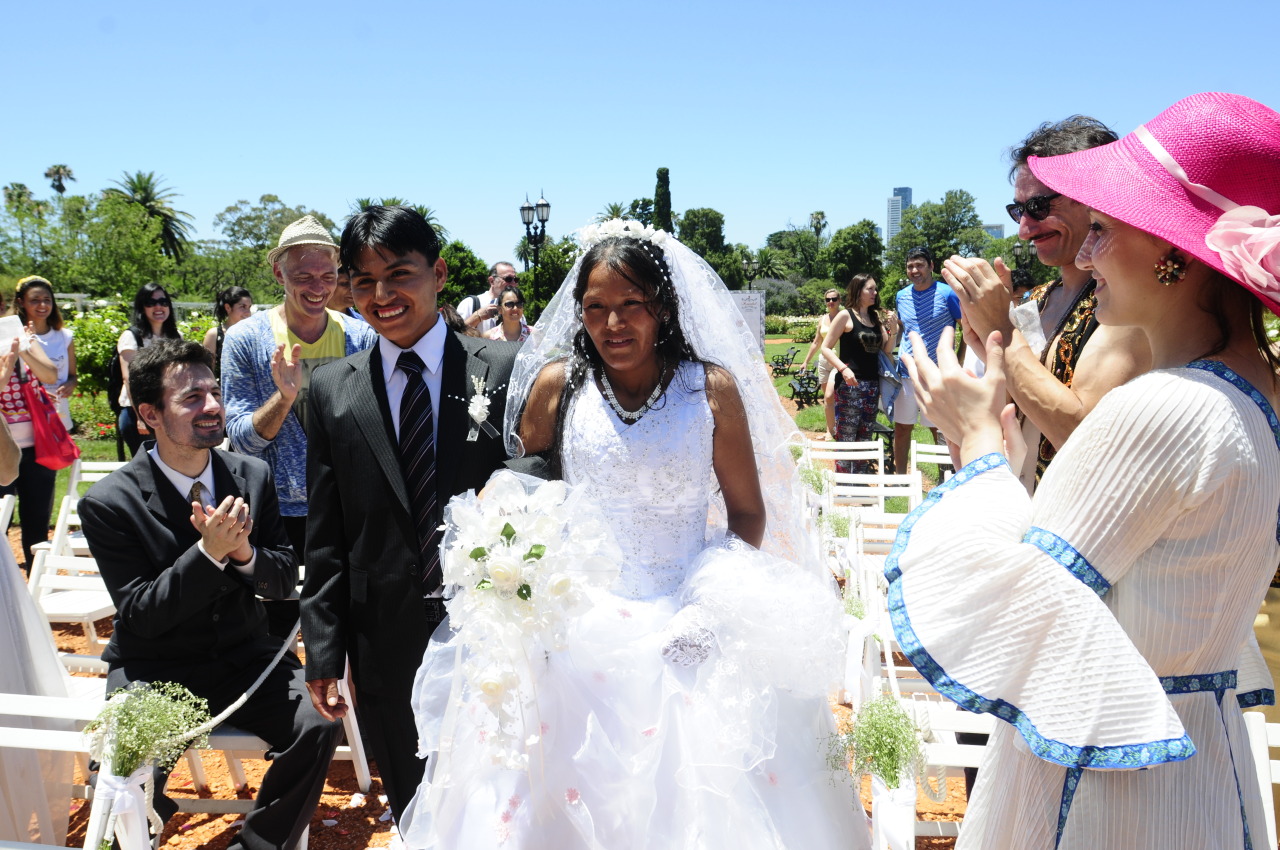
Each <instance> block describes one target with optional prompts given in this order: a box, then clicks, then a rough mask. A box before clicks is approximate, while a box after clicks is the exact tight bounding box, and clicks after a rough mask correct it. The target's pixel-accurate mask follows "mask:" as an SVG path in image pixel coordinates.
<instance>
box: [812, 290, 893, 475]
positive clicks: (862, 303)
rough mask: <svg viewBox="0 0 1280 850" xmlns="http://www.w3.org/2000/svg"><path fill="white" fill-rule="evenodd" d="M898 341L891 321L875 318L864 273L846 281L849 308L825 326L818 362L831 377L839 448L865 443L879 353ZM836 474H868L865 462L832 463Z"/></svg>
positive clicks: (874, 295)
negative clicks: (840, 444)
mask: <svg viewBox="0 0 1280 850" xmlns="http://www.w3.org/2000/svg"><path fill="white" fill-rule="evenodd" d="M897 336H898V327H897V317H895V316H893V315H892V314H890V315H888V316H885V317H883V318H882V317H881V311H880V287H879V285H878V284H877V283H876V279H875V278H873V277H872V276H871V275H869V274H856V275H854V276H853V279H852V280H850V281H849V307H848V309H846V310H841V311H840V312H839V313H838V314H837V315H836V317H835V319H833V320H832V322H831V328H830V329H829V330H828V331H827V335H826V337H825V338H824V339H823V341H822V359H823V360H824V361H825V362H826V363H827V366H828V368H829V369H830V370H831V371H832V372H833V373H834V374H833V376H832V379H831V380H832V381H833V383H834V386H835V398H836V403H835V417H836V425H835V429H834V430H833V431H832V435H833V436H834V437H835V438H836V439H837V440H839V441H841V442H845V443H853V442H866V441H867V440H870V439H871V426H873V425H875V424H876V410H877V408H878V406H879V404H878V403H879V401H880V352H882V351H883V352H884V353H885V354H889V353H890V352H891V351H892V350H893V341H894V339H896V338H897ZM836 471H837V472H860V473H867V472H871V463H870V461H843V460H842V461H837V462H836Z"/></svg>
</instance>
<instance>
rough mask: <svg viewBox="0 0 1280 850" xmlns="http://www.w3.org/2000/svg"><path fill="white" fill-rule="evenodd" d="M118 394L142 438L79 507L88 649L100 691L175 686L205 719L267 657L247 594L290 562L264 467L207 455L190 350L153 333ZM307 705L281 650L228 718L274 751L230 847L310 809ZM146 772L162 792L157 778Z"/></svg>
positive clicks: (203, 394)
mask: <svg viewBox="0 0 1280 850" xmlns="http://www.w3.org/2000/svg"><path fill="white" fill-rule="evenodd" d="M129 392H130V394H131V395H132V397H133V403H134V406H135V408H136V410H137V414H138V418H139V419H141V420H142V421H144V422H146V424H147V426H148V427H150V429H151V431H152V432H153V433H154V434H155V438H156V439H155V444H154V446H152V447H151V448H150V449H149V450H146V451H140V452H138V454H137V455H136V456H135V457H134V459H133V462H132V463H130V464H129V465H128V466H126V467H124V468H123V469H121V470H119V471H117V472H113V473H112V474H111V475H109V476H107V477H106V478H105V479H103V480H102V481H99V482H98V483H97V484H95V485H93V487H92V488H91V489H90V490H89V492H88V494H86V495H85V497H84V498H83V499H81V500H80V502H79V510H80V518H81V521H82V522H83V524H84V534H85V538H86V539H87V540H88V542H89V550H90V551H91V552H92V553H93V557H94V558H95V559H96V560H97V562H98V568H99V569H100V570H101V571H102V578H103V580H104V581H105V582H106V585H107V590H108V591H110V593H111V599H112V601H113V602H115V605H116V617H115V631H114V632H113V633H112V635H111V642H110V643H109V644H108V645H107V648H106V650H105V651H104V652H103V653H102V658H103V660H104V661H106V662H108V664H109V665H110V666H109V669H108V673H107V690H108V692H110V691H112V690H115V689H116V688H121V687H124V686H126V685H128V684H129V683H131V682H178V683H180V684H182V685H184V686H186V687H187V689H189V690H190V691H192V692H193V693H195V694H196V695H197V696H200V697H204V698H205V699H207V700H208V701H209V710H210V711H211V712H212V713H213V714H215V715H216V714H218V713H219V712H221V711H222V710H223V709H225V708H226V707H227V706H228V705H230V704H231V703H232V702H233V701H235V700H236V699H238V698H239V697H240V695H241V694H243V693H244V692H245V690H246V689H247V688H248V687H249V686H250V685H252V684H253V682H254V680H256V679H257V678H258V676H259V675H260V674H261V673H262V672H263V671H264V670H266V669H267V665H268V664H270V663H271V661H272V660H273V659H274V658H275V657H276V654H277V652H278V651H279V650H280V649H281V646H282V645H283V643H284V641H283V640H282V639H281V638H279V637H273V636H272V635H270V634H268V633H267V616H266V611H265V610H264V608H263V605H262V603H261V602H260V601H259V600H258V598H257V597H258V596H265V597H267V598H273V599H284V598H286V597H288V596H289V594H290V593H291V592H292V590H293V588H294V585H295V584H296V583H297V580H298V560H297V557H296V556H295V555H294V552H293V549H292V548H291V547H290V546H289V538H288V537H287V536H286V535H285V532H284V525H283V524H282V523H281V522H280V510H279V507H278V505H277V502H276V488H275V484H274V483H273V482H272V480H271V470H270V468H269V467H268V466H267V465H266V464H265V463H264V462H262V461H260V460H258V459H256V458H251V457H246V456H244V455H236V454H227V453H225V452H221V451H217V450H216V449H214V448H213V447H214V446H216V445H218V443H220V442H221V441H222V435H223V425H224V416H223V408H222V401H221V398H222V395H221V392H220V391H219V389H218V382H217V380H216V379H215V378H214V377H213V361H212V359H211V357H210V354H209V352H208V351H206V350H205V348H204V347H203V346H201V345H199V344H198V343H194V342H187V341H177V340H167V339H162V340H157V341H156V343H155V344H154V345H151V346H149V347H147V348H144V349H143V350H141V351H139V352H138V356H137V357H135V358H134V359H133V362H132V363H131V364H130V366H129ZM308 702H309V700H308V699H307V697H306V685H305V682H304V679H303V675H302V665H301V664H299V663H298V660H297V658H295V657H294V656H293V655H291V654H286V655H284V657H283V658H282V659H281V660H280V661H279V662H277V663H276V664H275V666H274V667H273V668H272V671H271V673H270V674H269V675H268V676H267V678H266V680H265V681H264V682H263V683H262V684H261V685H260V686H259V687H258V689H257V690H256V691H254V693H253V695H252V696H251V697H250V698H249V700H248V701H247V702H246V703H245V704H244V705H243V706H242V707H241V708H239V709H237V710H236V711H235V713H233V714H232V715H231V717H230V718H229V722H230V723H232V724H233V725H235V726H237V727H239V728H241V729H244V730H246V731H249V732H252V733H253V734H255V735H258V736H259V737H261V738H263V739H265V740H266V741H267V743H268V744H269V745H270V747H271V751H272V752H273V753H274V755H273V760H272V762H271V767H270V769H268V770H267V772H266V775H265V776H264V777H263V779H262V787H261V788H260V789H259V791H258V796H257V798H256V799H255V801H254V807H253V810H252V811H251V812H250V813H249V814H248V815H246V816H245V823H244V829H242V830H241V831H240V832H239V834H237V835H236V837H235V838H234V839H233V841H232V847H245V848H251V850H259V848H261V850H266V848H283V847H294V846H296V845H297V843H298V839H299V838H300V837H301V835H302V831H303V829H305V828H306V826H307V824H308V822H309V821H310V819H311V815H312V813H314V812H315V808H316V804H317V802H318V801H319V799H320V792H321V791H322V790H323V788H324V778H325V773H326V771H327V770H328V767H329V759H330V757H331V756H332V755H333V750H334V747H335V746H337V743H338V735H339V734H340V733H341V731H342V727H341V725H340V724H338V723H335V722H333V721H331V720H326V719H322V718H320V717H318V716H317V715H316V713H315V712H314V711H312V710H311V707H310V706H309V705H308ZM155 776H156V782H157V786H156V787H157V788H163V787H164V782H165V778H166V776H167V771H164V770H159V769H157V771H156V773H155ZM155 806H156V811H157V813H158V814H159V815H160V816H161V818H163V819H166V820H167V819H168V818H169V816H171V815H172V814H173V813H174V812H175V811H176V810H177V804H176V803H174V802H173V801H172V800H170V799H169V798H168V797H165V796H162V795H157V797H156V800H155Z"/></svg>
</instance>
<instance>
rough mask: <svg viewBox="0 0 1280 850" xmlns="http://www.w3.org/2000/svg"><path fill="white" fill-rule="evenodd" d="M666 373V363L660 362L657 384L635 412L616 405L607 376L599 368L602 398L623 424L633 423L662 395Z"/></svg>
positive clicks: (616, 398) (602, 369) (616, 399)
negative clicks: (602, 386)
mask: <svg viewBox="0 0 1280 850" xmlns="http://www.w3.org/2000/svg"><path fill="white" fill-rule="evenodd" d="M666 373H667V361H665V360H663V361H662V368H661V369H659V370H658V383H657V384H655V385H654V387H653V392H651V393H649V397H648V398H647V399H645V402H644V404H642V405H640V409H639V410H636V411H631V410H626V409H624V408H623V406H622V405H620V404H618V397H617V396H615V395H614V394H613V387H612V386H610V385H609V376H608V375H607V374H605V371H604V367H603V366H601V367H600V383H601V384H603V385H604V398H605V401H607V402H609V406H610V407H612V408H613V412H614V413H616V414H618V418H620V419H621V420H622V421H623V422H635V421H636V420H637V419H639V418H640V417H641V416H644V415H645V414H646V413H648V412H649V409H650V408H651V407H653V403H654V402H656V401H657V400H658V396H659V395H661V394H662V378H663V376H664V375H666Z"/></svg>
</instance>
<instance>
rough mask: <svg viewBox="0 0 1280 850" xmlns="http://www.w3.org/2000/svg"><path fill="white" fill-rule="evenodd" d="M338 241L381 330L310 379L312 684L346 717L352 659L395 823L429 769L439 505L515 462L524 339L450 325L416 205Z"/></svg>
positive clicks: (441, 278)
mask: <svg viewBox="0 0 1280 850" xmlns="http://www.w3.org/2000/svg"><path fill="white" fill-rule="evenodd" d="M341 244H342V248H341V264H342V265H343V266H346V267H348V268H349V269H350V270H351V293H352V295H353V297H354V298H355V303H356V308H357V309H358V310H359V311H360V315H361V316H363V317H365V319H366V320H367V321H368V322H369V324H370V325H372V326H373V329H374V330H376V331H377V332H378V334H379V335H380V338H379V340H378V343H377V344H376V345H374V346H373V348H370V349H367V350H365V351H362V352H359V353H358V354H354V355H352V356H350V357H348V358H346V359H345V360H340V361H338V362H336V363H331V364H329V365H327V366H324V367H322V368H320V369H318V370H317V371H316V372H315V374H314V375H313V377H312V380H311V399H310V403H311V421H310V424H309V430H308V433H307V447H308V450H307V487H308V492H309V494H310V502H311V504H310V510H309V512H308V519H307V551H306V556H305V557H304V559H303V562H304V563H305V564H306V565H307V570H306V573H307V574H306V581H305V583H304V585H303V589H302V631H303V637H304V638H305V640H306V646H307V687H308V689H309V690H310V692H311V700H312V703H313V704H314V705H315V707H316V710H317V711H319V712H320V714H321V715H323V716H324V717H326V718H336V717H340V716H342V715H343V714H345V713H346V711H347V706H346V705H345V703H344V702H343V700H342V698H341V696H339V694H338V692H337V687H336V683H337V680H338V678H339V677H341V676H342V675H343V673H344V671H345V667H346V658H347V657H349V658H350V660H351V668H352V673H353V679H354V685H355V700H356V705H357V710H358V711H359V713H360V723H361V726H362V729H363V730H364V733H365V737H366V739H367V740H368V741H369V744H370V747H371V749H372V750H373V756H374V759H375V760H376V761H377V763H378V771H379V775H380V776H381V778H382V784H383V786H384V787H385V788H386V791H387V797H388V799H389V801H390V803H391V810H392V812H393V814H394V815H395V816H396V819H397V820H399V819H400V818H401V816H402V814H403V813H404V811H405V808H406V807H407V806H408V804H409V800H410V799H411V798H412V797H413V794H414V792H415V791H416V790H417V787H418V784H419V783H420V782H421V780H422V774H423V770H424V768H425V763H424V762H423V761H422V760H421V759H419V758H418V757H417V740H418V733H417V728H416V725H415V723H414V717H413V709H412V707H411V705H410V695H411V691H412V689H413V679H414V674H415V673H416V671H417V669H418V665H419V664H420V663H421V661H422V654H423V651H424V650H425V649H426V646H427V640H428V639H429V638H430V637H431V633H432V632H433V631H434V630H435V628H436V626H438V625H439V624H440V621H441V620H443V619H444V615H445V610H444V602H443V599H442V598H441V590H442V587H441V570H440V559H439V542H440V536H441V535H440V532H439V526H440V523H441V519H442V516H443V508H444V505H445V503H446V502H447V501H448V500H449V498H450V497H451V496H454V495H456V494H458V493H462V492H464V491H466V490H468V489H473V488H474V489H479V488H480V487H483V486H484V483H485V481H487V480H488V478H489V475H490V474H491V473H492V472H493V471H494V470H495V469H497V468H498V467H499V466H501V465H502V463H503V461H504V460H505V459H506V452H505V450H504V449H503V444H502V436H501V429H502V416H503V408H504V406H505V402H506V384H507V379H508V377H509V376H510V374H511V367H512V364H513V362H514V359H515V353H516V351H517V350H518V348H519V346H517V345H515V344H512V343H507V342H498V341H492V340H482V339H476V338H473V337H468V336H463V335H461V334H455V333H452V332H450V331H449V330H448V328H447V327H446V326H445V323H444V321H443V320H442V319H441V318H440V314H439V313H438V312H437V309H436V297H437V295H438V293H439V292H440V290H441V289H442V288H443V286H444V283H445V280H446V279H447V276H448V268H447V267H446V265H445V262H444V260H442V259H440V243H439V241H438V240H437V238H436V234H435V232H434V231H433V230H432V228H431V226H430V225H429V224H428V223H427V222H426V221H425V220H424V219H423V218H422V216H421V215H419V214H418V213H417V212H416V211H414V210H412V209H409V208H407V207H383V206H371V207H369V208H367V209H366V210H364V211H362V212H360V213H357V214H356V215H354V216H352V218H351V219H350V221H348V222H347V226H346V229H345V230H344V231H343V233H342V243H341ZM477 379H479V380H480V381H483V392H484V393H485V395H487V397H488V399H489V404H488V410H487V412H486V413H485V414H484V415H483V416H482V417H481V418H480V419H479V420H476V419H473V417H472V416H471V415H470V413H469V412H468V408H469V406H472V402H473V400H474V398H475V396H476V394H477V392H479V390H478V389H477V383H476V380H477ZM474 406H475V407H479V406H480V405H474Z"/></svg>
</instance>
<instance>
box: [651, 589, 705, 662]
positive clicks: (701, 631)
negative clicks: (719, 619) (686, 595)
mask: <svg viewBox="0 0 1280 850" xmlns="http://www.w3.org/2000/svg"><path fill="white" fill-rule="evenodd" d="M663 631H664V633H665V634H666V636H667V640H666V642H665V643H664V644H663V646H662V657H663V658H664V659H665V660H666V661H667V662H668V663H669V664H674V665H676V666H677V667H686V668H687V667H697V666H698V665H700V664H702V663H703V662H704V661H706V660H707V659H708V658H710V657H711V650H712V649H714V648H715V645H716V636H715V635H713V634H712V633H711V630H710V629H708V628H707V627H706V626H705V625H703V619H702V609H701V608H700V607H699V606H698V605H696V604H694V605H686V606H685V607H683V608H681V609H680V610H679V611H677V612H676V615H675V616H674V617H672V618H671V622H669V623H667V627H666V628H665V629H664V630H663Z"/></svg>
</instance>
